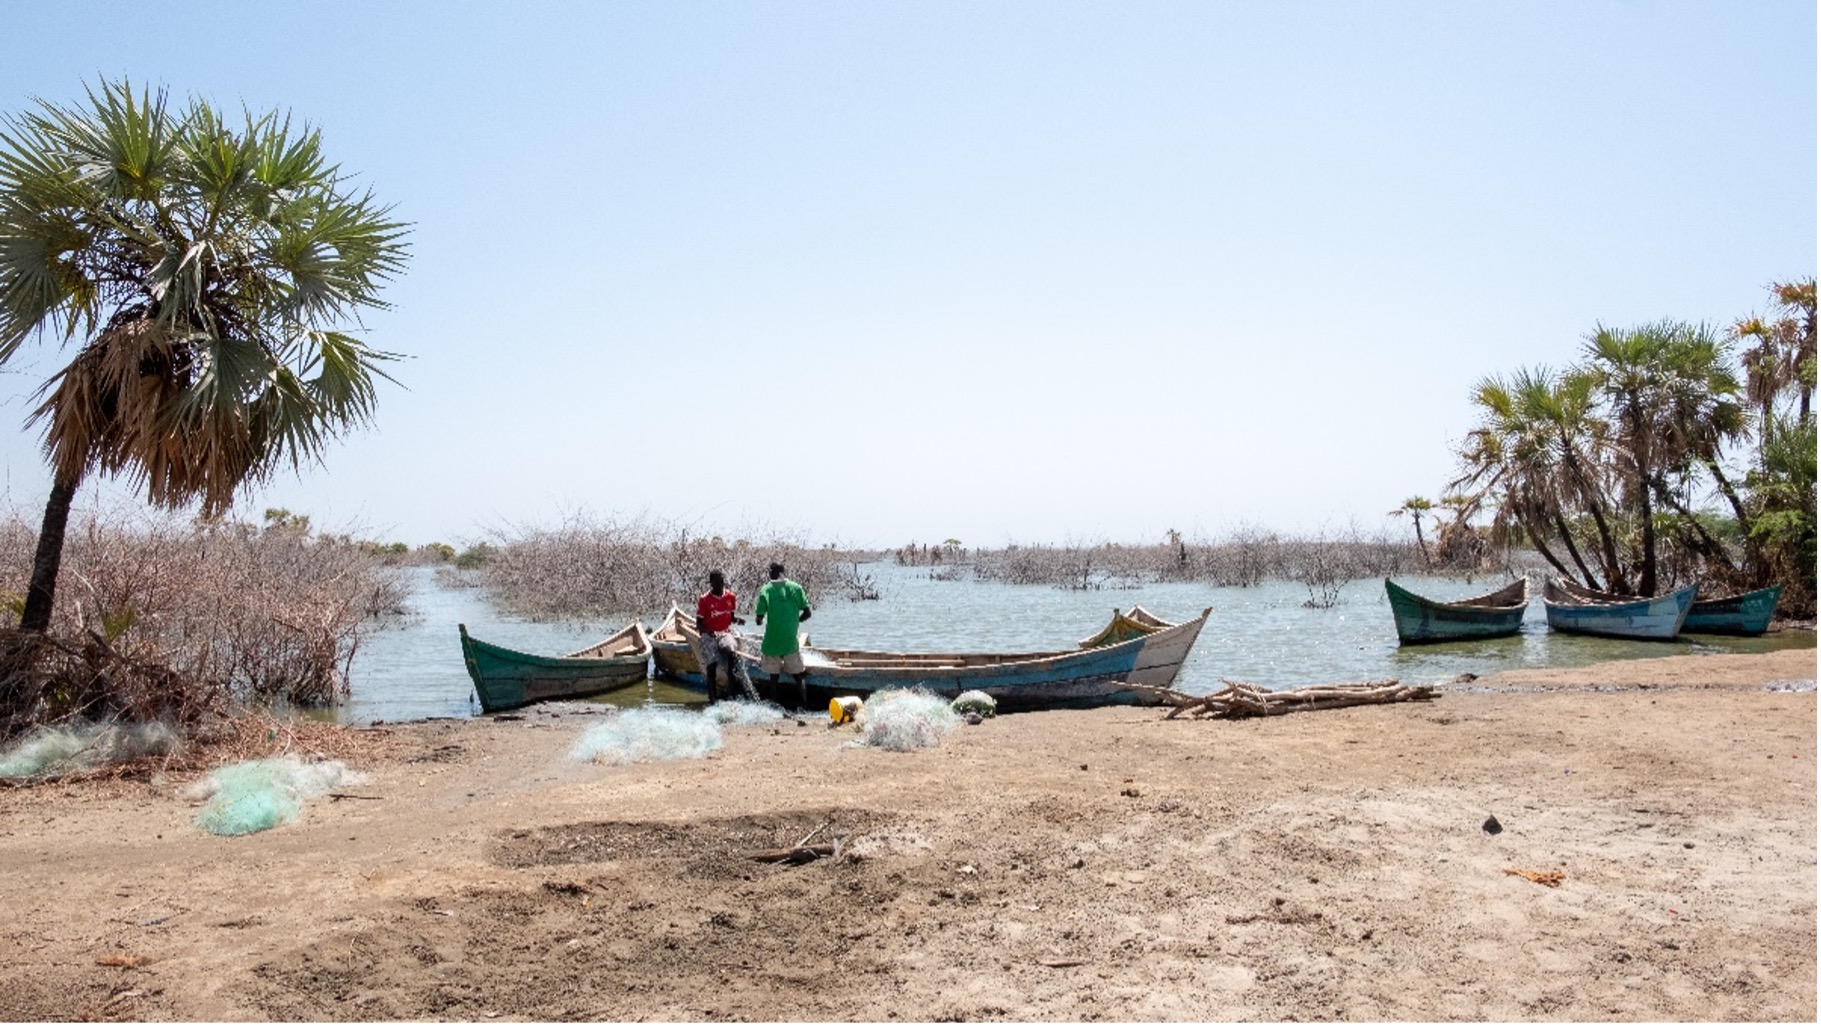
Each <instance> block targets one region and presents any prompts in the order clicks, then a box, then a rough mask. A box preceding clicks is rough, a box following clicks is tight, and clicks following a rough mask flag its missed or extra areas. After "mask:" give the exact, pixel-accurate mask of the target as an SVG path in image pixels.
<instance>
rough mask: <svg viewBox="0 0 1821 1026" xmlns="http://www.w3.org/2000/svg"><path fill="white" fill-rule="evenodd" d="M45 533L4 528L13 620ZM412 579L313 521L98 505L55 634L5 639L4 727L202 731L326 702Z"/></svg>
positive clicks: (76, 551) (10, 524)
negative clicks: (319, 532)
mask: <svg viewBox="0 0 1821 1026" xmlns="http://www.w3.org/2000/svg"><path fill="white" fill-rule="evenodd" d="M36 542H37V531H36V529H35V528H34V527H33V526H32V525H31V524H29V523H27V522H26V521H25V520H23V519H22V518H21V517H20V516H19V515H17V514H14V515H13V516H12V517H10V518H9V519H8V520H6V521H4V522H0V593H4V597H5V598H6V601H7V606H8V611H7V612H6V613H4V614H0V615H5V616H6V617H8V618H9V619H10V621H11V624H12V625H16V624H17V622H18V615H19V611H20V609H21V597H22V596H23V595H24V593H25V590H26V586H27V582H28V580H29V577H30V573H31V562H32V554H33V549H34V547H35V545H36ZM404 599H405V592H404V589H403V585H402V584H401V583H400V582H399V581H398V580H397V579H396V578H395V577H394V576H393V575H391V574H389V573H386V572H384V571H383V570H382V569H381V567H380V557H379V556H378V555H377V554H376V553H374V552H373V551H372V546H367V545H363V544H361V543H358V542H355V541H353V540H351V539H348V538H338V537H328V536H315V535H312V534H310V533H309V531H308V530H307V528H298V527H296V526H287V525H279V526H270V527H267V528H265V529H260V528H256V527H253V526H250V525H247V524H239V523H223V522H214V523H191V522H184V521H180V520H178V519H176V518H174V517H168V516H161V515H158V514H154V513H150V512H144V511H126V512H121V511H110V512H108V513H107V514H105V516H104V515H100V514H93V513H91V514H89V515H87V516H86V517H85V518H83V519H82V520H81V521H80V522H79V523H78V524H76V525H73V529H72V530H71V531H70V532H69V534H68V535H67V538H66V541H65V546H64V553H63V565H62V570H61V573H60V576H59V578H58V585H57V605H56V609H55V611H54V614H53V617H52V622H51V629H50V631H49V632H48V633H47V634H46V635H44V636H36V635H25V634H21V633H20V632H18V631H16V630H13V631H8V632H5V633H4V634H0V655H4V656H5V657H6V658H5V660H4V667H3V668H0V716H4V717H5V720H4V722H3V723H0V736H9V735H11V734H13V733H17V732H18V731H19V730H21V729H23V728H24V727H27V726H30V725H33V724H40V723H53V722H61V721H64V720H69V719H89V720H104V719H116V718H118V719H126V720H131V721H138V722H144V721H149V720H153V719H159V720H165V721H171V722H177V723H181V724H193V723H196V722H199V721H200V720H202V719H204V718H206V717H208V716H210V715H220V714H223V713H225V712H227V711H228V710H229V709H230V708H232V707H233V706H235V705H236V704H238V703H243V702H251V703H256V704H257V703H266V702H270V701H274V700H278V701H283V702H289V703H291V704H294V705H299V706H321V705H327V704H331V703H333V702H335V701H337V700H338V699H340V698H342V697H344V696H345V695H346V693H347V686H348V685H347V669H348V664H349V663H350V662H351V661H352V660H353V658H354V653H355V650H356V648H357V647H358V646H359V644H360V640H361V638H362V636H363V634H364V633H365V632H366V631H367V630H370V629H372V628H373V627H374V626H375V625H376V621H375V618H376V617H377V616H378V615H379V614H381V613H385V612H393V611H396V610H398V609H399V608H400V607H401V606H402V604H403V602H404Z"/></svg>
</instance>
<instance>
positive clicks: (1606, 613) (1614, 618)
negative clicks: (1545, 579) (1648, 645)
mask: <svg viewBox="0 0 1821 1026" xmlns="http://www.w3.org/2000/svg"><path fill="white" fill-rule="evenodd" d="M1561 594H1563V595H1564V597H1566V593H1561ZM1694 601H1695V586H1694V585H1692V584H1690V585H1687V586H1686V587H1682V588H1677V589H1676V590H1675V591H1672V592H1669V593H1667V594H1664V595H1658V596H1656V597H1654V598H1645V599H1635V600H1631V601H1624V602H1592V601H1584V600H1583V601H1557V600H1556V599H1554V598H1552V596H1551V594H1550V593H1547V592H1546V593H1545V594H1544V596H1543V612H1544V615H1545V616H1546V617H1547V618H1548V620H1549V628H1550V630H1557V631H1563V632H1565V633H1569V634H1594V635H1598V636H1600V637H1605V638H1633V639H1637V640H1641V641H1670V640H1673V639H1674V638H1675V637H1676V636H1677V635H1678V634H1680V633H1681V631H1682V621H1683V620H1685V619H1687V617H1688V611H1689V609H1690V608H1691V607H1693V605H1694Z"/></svg>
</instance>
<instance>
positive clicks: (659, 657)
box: [651, 602, 809, 694]
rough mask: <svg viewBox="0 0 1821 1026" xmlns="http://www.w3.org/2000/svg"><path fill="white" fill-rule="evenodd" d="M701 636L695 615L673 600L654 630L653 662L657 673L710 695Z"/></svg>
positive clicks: (800, 639) (802, 639) (804, 637)
mask: <svg viewBox="0 0 1821 1026" xmlns="http://www.w3.org/2000/svg"><path fill="white" fill-rule="evenodd" d="M699 637H701V632H700V631H698V630H696V615H695V614H694V613H690V612H685V611H684V610H683V609H682V608H681V607H680V606H678V605H677V604H676V603H674V602H673V603H671V604H670V612H668V613H665V614H664V619H663V620H662V621H660V622H659V623H658V626H657V629H656V630H654V631H652V632H651V665H652V670H653V673H654V675H655V676H657V677H658V678H660V679H662V680H669V681H674V682H676V683H678V684H682V685H684V686H685V687H688V688H691V689H692V690H695V691H700V692H702V693H703V694H707V690H708V689H707V685H705V684H703V683H702V660H701V657H699V656H697V655H696V639H697V638H699ZM742 640H744V639H742ZM797 640H798V642H799V643H801V644H802V645H804V646H805V647H807V646H808V644H809V636H808V635H806V634H802V633H800V632H799V633H798V635H797Z"/></svg>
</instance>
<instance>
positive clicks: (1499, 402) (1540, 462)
mask: <svg viewBox="0 0 1821 1026" xmlns="http://www.w3.org/2000/svg"><path fill="white" fill-rule="evenodd" d="M1473 401H1474V404H1475V405H1476V406H1478V407H1479V410H1480V426H1479V427H1477V428H1475V429H1474V430H1473V431H1471V432H1469V433H1468V435H1467V440H1466V442H1465V444H1464V446H1463V447H1462V449H1461V451H1460V454H1459V455H1460V458H1461V461H1462V465H1463V468H1464V471H1463V473H1462V475H1461V476H1460V477H1459V478H1457V479H1456V480H1454V481H1452V482H1450V483H1449V485H1448V487H1449V488H1450V489H1459V488H1466V489H1468V491H1467V492H1465V493H1463V494H1464V496H1465V498H1464V500H1463V502H1464V507H1465V508H1477V507H1479V506H1480V505H1482V504H1483V503H1485V502H1486V501H1488V500H1492V501H1493V502H1494V503H1495V509H1494V518H1493V521H1494V528H1495V533H1497V534H1498V535H1501V536H1502V535H1503V534H1504V533H1505V532H1506V530H1507V529H1508V527H1507V525H1513V524H1515V525H1516V526H1517V527H1519V528H1521V529H1522V531H1523V533H1524V535H1525V536H1526V537H1528V538H1529V539H1530V542H1531V544H1533V545H1535V546H1536V547H1537V551H1538V552H1539V553H1540V554H1541V555H1542V556H1543V558H1544V559H1545V560H1547V561H1548V562H1549V564H1550V565H1551V566H1553V567H1555V569H1556V571H1557V572H1559V573H1561V574H1563V575H1564V576H1567V577H1574V576H1576V573H1575V571H1577V570H1578V571H1579V576H1580V577H1581V579H1582V580H1583V581H1584V582H1585V583H1586V584H1587V586H1588V587H1592V588H1601V587H1603V588H1604V589H1605V590H1609V591H1623V590H1626V588H1627V585H1626V582H1625V577H1624V573H1623V570H1622V567H1621V565H1620V563H1619V558H1618V548H1617V544H1616V541H1615V539H1614V536H1613V530H1612V526H1611V523H1610V517H1609V516H1608V512H1609V511H1608V508H1607V503H1606V498H1605V494H1606V489H1605V487H1604V476H1605V475H1604V469H1603V467H1602V465H1601V463H1600V461H1599V459H1598V456H1597V452H1598V449H1599V446H1600V445H1601V444H1602V440H1603V439H1604V437H1605V434H1606V426H1605V424H1604V422H1603V421H1601V420H1600V419H1599V418H1598V417H1597V416H1595V410H1594V394H1593V380H1592V378H1591V377H1589V376H1588V375H1586V374H1583V373H1576V372H1571V373H1566V374H1557V373H1555V372H1553V371H1550V370H1548V369H1547V368H1541V367H1539V368H1536V369H1525V370H1519V371H1518V372H1517V373H1516V374H1514V375H1513V376H1512V378H1511V379H1510V380H1506V379H1504V378H1501V377H1497V376H1493V377H1488V378H1485V379H1482V380H1481V381H1480V383H1479V384H1478V385H1477V386H1476V387H1475V389H1474V393H1473ZM1582 517H1585V518H1586V519H1587V521H1589V522H1591V523H1592V525H1593V528H1594V537H1593V540H1594V541H1595V542H1596V543H1597V545H1598V550H1599V552H1598V554H1599V557H1600V564H1601V574H1600V575H1596V574H1595V573H1594V571H1593V570H1592V569H1591V568H1590V567H1589V566H1588V565H1587V561H1586V559H1585V558H1584V557H1583V556H1582V554H1581V549H1580V545H1579V543H1578V542H1577V541H1576V537H1577V534H1582V535H1584V533H1585V532H1584V531H1582V530H1580V529H1579V528H1577V525H1576V523H1575V521H1577V520H1579V519H1580V518H1582ZM1552 538H1553V539H1555V540H1557V541H1559V542H1560V543H1561V545H1562V548H1563V550H1564V553H1565V554H1566V557H1567V560H1568V562H1571V563H1573V564H1574V568H1575V569H1574V570H1570V569H1569V567H1568V565H1567V563H1564V562H1563V559H1562V557H1561V556H1558V555H1557V554H1556V552H1555V551H1554V550H1553V549H1552V548H1551V546H1550V541H1551V539H1552ZM1496 540H1497V539H1496V538H1495V541H1496ZM1601 576H1603V577H1604V578H1605V580H1604V583H1603V584H1602V582H1601V580H1600V577H1601Z"/></svg>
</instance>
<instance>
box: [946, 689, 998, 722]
mask: <svg viewBox="0 0 1821 1026" xmlns="http://www.w3.org/2000/svg"><path fill="white" fill-rule="evenodd" d="M948 707H949V708H950V709H953V710H955V712H956V713H957V714H958V715H961V716H966V715H967V714H968V713H978V714H979V715H981V716H991V715H993V713H995V712H997V711H998V709H999V702H998V700H997V699H995V698H993V696H992V695H989V694H987V693H986V692H984V691H963V692H961V693H960V694H959V695H956V696H955V700H954V701H953V702H950V703H949V704H948Z"/></svg>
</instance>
